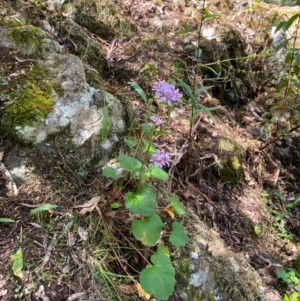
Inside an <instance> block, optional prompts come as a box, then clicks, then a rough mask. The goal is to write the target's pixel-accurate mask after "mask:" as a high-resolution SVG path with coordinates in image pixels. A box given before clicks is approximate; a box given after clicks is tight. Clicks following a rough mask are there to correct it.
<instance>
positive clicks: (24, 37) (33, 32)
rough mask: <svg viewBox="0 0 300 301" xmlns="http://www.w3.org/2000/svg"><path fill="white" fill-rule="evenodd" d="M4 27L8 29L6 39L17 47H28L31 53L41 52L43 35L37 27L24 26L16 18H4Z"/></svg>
mask: <svg viewBox="0 0 300 301" xmlns="http://www.w3.org/2000/svg"><path fill="white" fill-rule="evenodd" d="M4 26H5V27H6V28H8V29H9V34H8V37H9V38H10V39H11V40H12V41H13V42H14V43H15V44H16V46H18V47H27V48H28V47H29V48H30V49H31V50H32V52H35V51H39V50H41V47H42V41H43V39H44V38H45V37H46V35H45V33H43V32H42V31H40V30H39V28H38V27H35V26H32V25H25V24H23V23H22V22H21V21H20V20H18V19H17V18H5V19H4Z"/></svg>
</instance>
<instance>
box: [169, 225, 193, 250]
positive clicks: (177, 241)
mask: <svg viewBox="0 0 300 301" xmlns="http://www.w3.org/2000/svg"><path fill="white" fill-rule="evenodd" d="M188 239H189V238H188V235H187V233H186V231H185V229H184V227H183V226H182V225H181V224H180V223H178V222H174V223H173V224H172V232H171V235H170V237H169V241H170V243H172V244H173V245H174V246H176V247H183V246H185V245H186V243H187V242H188Z"/></svg>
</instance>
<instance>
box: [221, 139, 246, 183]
mask: <svg viewBox="0 0 300 301" xmlns="http://www.w3.org/2000/svg"><path fill="white" fill-rule="evenodd" d="M219 150H220V165H219V166H220V174H221V177H222V179H223V180H224V181H229V182H232V183H234V184H236V183H238V182H240V181H242V180H243V179H244V168H243V161H242V149H241V147H240V146H239V145H237V144H236V142H234V141H232V140H230V139H228V138H224V139H221V140H220V141H219Z"/></svg>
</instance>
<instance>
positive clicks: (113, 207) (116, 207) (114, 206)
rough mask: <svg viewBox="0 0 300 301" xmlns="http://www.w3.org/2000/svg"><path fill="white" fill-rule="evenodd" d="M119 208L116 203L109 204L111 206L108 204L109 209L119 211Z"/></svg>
mask: <svg viewBox="0 0 300 301" xmlns="http://www.w3.org/2000/svg"><path fill="white" fill-rule="evenodd" d="M119 207H120V205H119V203H116V202H115V203H111V204H110V208H111V209H119Z"/></svg>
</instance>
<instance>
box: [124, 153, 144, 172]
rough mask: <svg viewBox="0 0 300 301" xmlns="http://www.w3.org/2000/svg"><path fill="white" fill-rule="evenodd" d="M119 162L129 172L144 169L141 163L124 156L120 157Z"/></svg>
mask: <svg viewBox="0 0 300 301" xmlns="http://www.w3.org/2000/svg"><path fill="white" fill-rule="evenodd" d="M119 161H120V165H121V167H122V168H123V169H125V170H127V171H138V170H139V169H140V168H141V167H142V163H141V161H139V160H137V159H135V158H132V157H130V156H127V155H124V154H120V155H119Z"/></svg>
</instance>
